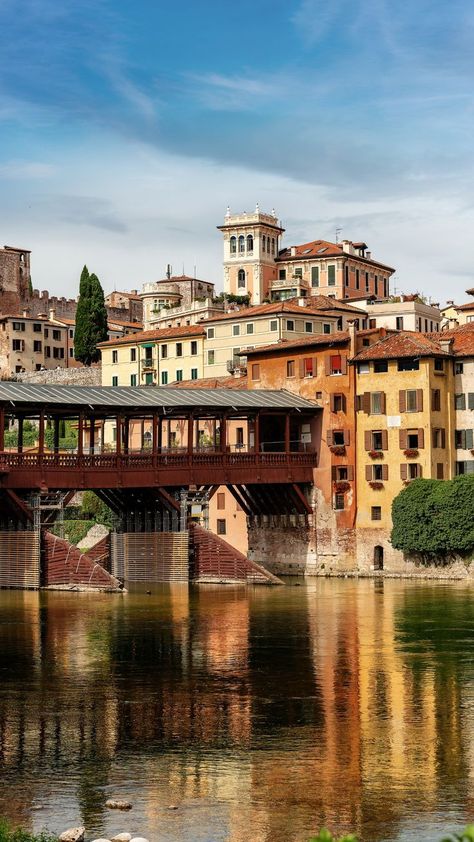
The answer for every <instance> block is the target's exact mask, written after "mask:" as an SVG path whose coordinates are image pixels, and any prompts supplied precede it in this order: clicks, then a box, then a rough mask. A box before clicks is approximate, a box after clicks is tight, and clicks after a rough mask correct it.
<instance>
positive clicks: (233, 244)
mask: <svg viewBox="0 0 474 842" xmlns="http://www.w3.org/2000/svg"><path fill="white" fill-rule="evenodd" d="M236 251H237V237H231V238H230V253H231V254H235V253H236Z"/></svg>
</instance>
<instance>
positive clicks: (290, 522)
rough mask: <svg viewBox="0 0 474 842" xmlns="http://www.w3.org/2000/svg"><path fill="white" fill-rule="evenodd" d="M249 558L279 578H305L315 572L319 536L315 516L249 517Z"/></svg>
mask: <svg viewBox="0 0 474 842" xmlns="http://www.w3.org/2000/svg"><path fill="white" fill-rule="evenodd" d="M248 541H249V548H248V557H249V558H250V559H251V561H255V562H257V564H261V565H262V566H263V567H266V568H267V570H270V572H271V573H274V574H275V575H276V576H305V575H308V573H309V571H312V572H316V568H317V555H316V534H315V529H314V523H313V517H312V516H310V517H305V516H304V515H263V516H259V517H252V518H249V521H248Z"/></svg>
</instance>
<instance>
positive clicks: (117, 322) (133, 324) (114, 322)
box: [108, 319, 143, 330]
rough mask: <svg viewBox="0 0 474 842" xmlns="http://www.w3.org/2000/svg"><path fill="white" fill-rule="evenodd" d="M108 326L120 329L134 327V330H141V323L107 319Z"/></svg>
mask: <svg viewBox="0 0 474 842" xmlns="http://www.w3.org/2000/svg"><path fill="white" fill-rule="evenodd" d="M108 324H109V325H120V327H134V328H135V329H136V330H143V325H142V323H141V322H122V321H121V320H120V319H109V320H108Z"/></svg>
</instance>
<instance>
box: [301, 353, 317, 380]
mask: <svg viewBox="0 0 474 842" xmlns="http://www.w3.org/2000/svg"><path fill="white" fill-rule="evenodd" d="M301 367H302V372H301V373H302V375H303V377H314V376H315V374H316V360H314V359H313V357H306V358H305V359H304V360H302V366H301Z"/></svg>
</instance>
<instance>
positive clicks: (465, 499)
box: [391, 475, 474, 561]
mask: <svg viewBox="0 0 474 842" xmlns="http://www.w3.org/2000/svg"><path fill="white" fill-rule="evenodd" d="M473 495H474V476H471V475H462V476H459V477H455V478H454V479H452V480H424V479H418V480H415V481H414V482H411V483H410V484H409V485H408V486H407V487H406V488H404V489H403V490H402V491H401V492H400V494H399V495H398V496H397V497H396V498H395V500H394V501H393V504H392V520H393V530H392V538H391V540H392V544H393V546H394V547H395V548H396V549H397V550H402V551H403V552H405V553H413V554H419V555H420V556H421V557H422V558H423V559H425V560H427V561H432V560H433V558H435V557H438V558H441V560H442V561H447V560H448V559H449V556H450V555H453V554H455V553H456V554H459V555H467V554H469V553H471V552H472V551H473V550H474V507H473V505H472V500H473Z"/></svg>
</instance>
